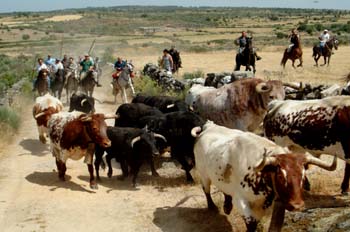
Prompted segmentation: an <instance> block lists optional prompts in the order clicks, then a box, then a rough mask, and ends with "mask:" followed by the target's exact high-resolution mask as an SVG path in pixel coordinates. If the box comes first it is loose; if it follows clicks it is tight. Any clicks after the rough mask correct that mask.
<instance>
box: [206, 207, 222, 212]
mask: <svg viewBox="0 0 350 232" xmlns="http://www.w3.org/2000/svg"><path fill="white" fill-rule="evenodd" d="M208 209H209V210H210V211H212V212H218V211H219V209H218V207H217V206H216V205H210V206H208Z"/></svg>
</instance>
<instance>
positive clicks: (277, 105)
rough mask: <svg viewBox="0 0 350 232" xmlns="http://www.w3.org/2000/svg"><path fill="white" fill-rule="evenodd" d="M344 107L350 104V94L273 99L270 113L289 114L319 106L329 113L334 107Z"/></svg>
mask: <svg viewBox="0 0 350 232" xmlns="http://www.w3.org/2000/svg"><path fill="white" fill-rule="evenodd" d="M333 106H335V107H338V108H342V107H344V106H350V97H349V96H333V97H327V98H323V99H315V100H304V101H298V100H286V101H281V100H273V101H271V102H270V103H269V105H268V109H269V115H270V114H275V113H276V112H277V111H278V113H281V114H283V115H287V114H290V113H293V112H298V111H303V110H305V109H313V110H315V109H317V108H320V107H322V108H326V109H327V113H331V112H333V110H332V107H333Z"/></svg>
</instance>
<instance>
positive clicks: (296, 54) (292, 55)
mask: <svg viewBox="0 0 350 232" xmlns="http://www.w3.org/2000/svg"><path fill="white" fill-rule="evenodd" d="M291 41H292V42H293V44H294V45H293V47H292V48H291V50H290V51H288V48H286V49H285V50H284V53H283V58H282V60H281V65H282V66H283V68H285V67H286V63H287V60H288V59H290V60H291V61H292V66H293V68H295V66H294V62H295V60H299V64H298V66H297V67H302V66H303V50H302V49H301V43H300V38H299V36H298V35H293V36H292V38H291Z"/></svg>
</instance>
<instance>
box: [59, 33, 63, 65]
mask: <svg viewBox="0 0 350 232" xmlns="http://www.w3.org/2000/svg"><path fill="white" fill-rule="evenodd" d="M63 36H64V34H62V39H61V49H60V56H59V57H60V59H61V58H62V51H63Z"/></svg>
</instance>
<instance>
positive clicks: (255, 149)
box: [194, 122, 289, 219]
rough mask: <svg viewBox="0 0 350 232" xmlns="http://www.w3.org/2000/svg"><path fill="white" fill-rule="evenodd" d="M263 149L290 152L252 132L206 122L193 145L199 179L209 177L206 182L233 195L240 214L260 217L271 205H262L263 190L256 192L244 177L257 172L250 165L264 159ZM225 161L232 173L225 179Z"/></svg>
mask: <svg viewBox="0 0 350 232" xmlns="http://www.w3.org/2000/svg"><path fill="white" fill-rule="evenodd" d="M265 149H266V152H267V154H269V155H277V154H285V153H289V151H288V149H285V148H282V147H280V146H277V145H276V144H274V143H273V142H271V141H270V140H268V139H266V138H263V137H260V136H257V135H255V134H253V133H249V132H242V131H240V130H232V129H228V128H226V127H222V126H218V125H215V124H214V123H212V122H207V123H206V124H205V125H204V126H203V131H202V133H201V134H200V135H199V136H198V138H197V139H196V143H195V146H194V154H195V160H196V170H197V171H198V173H199V175H200V179H201V183H207V182H208V180H210V181H209V183H212V184H213V185H215V186H216V187H217V188H218V189H219V190H220V191H222V192H225V193H226V194H228V195H231V196H233V201H234V205H236V206H237V208H238V210H239V211H240V212H241V214H243V215H244V216H246V217H249V216H253V217H255V218H257V219H259V218H261V217H262V216H264V215H266V214H267V213H270V209H271V207H269V208H268V209H265V208H264V207H263V206H264V203H265V200H266V196H264V195H263V193H259V194H255V193H254V191H253V189H252V188H251V187H249V186H248V184H247V183H246V181H245V177H246V176H247V175H249V177H250V178H254V176H256V175H255V172H254V170H253V168H254V166H255V165H256V163H258V162H261V160H262V159H263V154H264V153H265ZM228 165H230V166H231V168H230V172H231V175H230V177H229V179H227V181H226V180H225V175H224V174H225V170H226V167H227V166H228ZM244 186H245V187H244Z"/></svg>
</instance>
